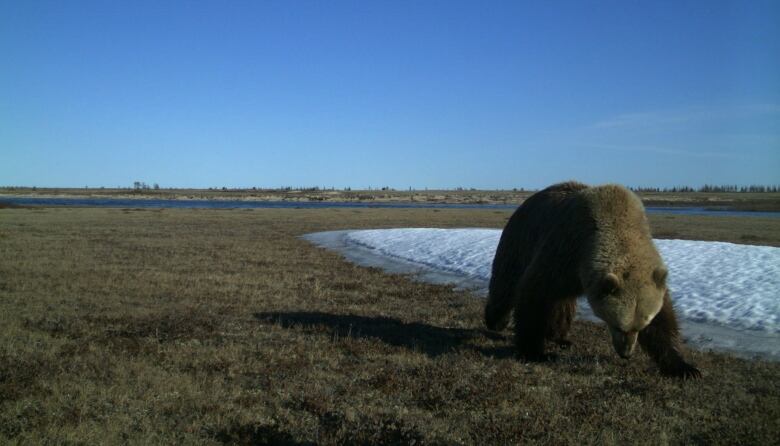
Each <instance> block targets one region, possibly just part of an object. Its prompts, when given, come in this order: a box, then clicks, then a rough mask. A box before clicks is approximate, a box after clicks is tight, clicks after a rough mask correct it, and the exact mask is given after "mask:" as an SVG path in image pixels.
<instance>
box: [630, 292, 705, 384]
mask: <svg viewBox="0 0 780 446" xmlns="http://www.w3.org/2000/svg"><path fill="white" fill-rule="evenodd" d="M639 345H641V346H642V349H643V350H644V351H646V352H647V354H648V355H650V357H651V358H653V361H655V363H656V364H658V368H659V369H661V373H663V374H664V375H667V376H674V377H678V378H683V379H689V378H701V372H700V371H699V369H697V368H696V366H694V365H692V364H690V363H688V362H686V361H685V359H683V356H682V353H681V351H680V350H681V347H680V330H679V328H678V326H677V318H676V317H675V315H674V308H673V307H672V299H671V298H670V297H669V292H668V291H667V292H666V294H665V295H664V303H663V306H662V307H661V311H660V312H658V314H657V315H656V316H655V318H653V321H652V322H650V325H648V326H647V327H645V328H644V329H643V330H642V331H640V332H639Z"/></svg>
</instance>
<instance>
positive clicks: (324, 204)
mask: <svg viewBox="0 0 780 446" xmlns="http://www.w3.org/2000/svg"><path fill="white" fill-rule="evenodd" d="M0 202H4V203H11V204H16V205H20V206H64V207H109V208H151V209H160V208H162V209H179V208H183V209H328V208H358V209H361V208H378V209H501V210H511V209H515V208H517V205H516V204H467V203H464V204H455V203H424V202H419V203H415V202H366V201H360V202H352V201H241V200H162V199H133V198H62V197H4V196H0ZM646 209H647V212H648V213H650V214H678V215H714V216H724V217H774V218H780V212H765V211H761V212H758V211H756V212H753V211H735V210H729V209H723V210H721V209H707V208H703V207H647V208H646Z"/></svg>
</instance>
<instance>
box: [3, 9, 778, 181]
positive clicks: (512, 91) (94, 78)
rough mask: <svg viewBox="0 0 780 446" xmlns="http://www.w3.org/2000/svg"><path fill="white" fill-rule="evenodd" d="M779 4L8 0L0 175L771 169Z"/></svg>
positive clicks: (69, 177) (769, 177)
mask: <svg viewBox="0 0 780 446" xmlns="http://www.w3.org/2000/svg"><path fill="white" fill-rule="evenodd" d="M777 23H780V3H778V2H773V1H766V2H763V1H756V2H749V3H748V2H737V1H714V2H689V1H685V2H652V3H649V4H640V3H627V2H617V1H606V2H575V1H564V2H556V3H555V4H549V3H546V2H539V3H534V4H517V3H515V2H489V3H483V2H461V1H447V2H443V1H426V2H410V1H398V2H378V1H377V2H341V1H339V2H328V3H320V2H312V1H301V2H295V3H294V5H293V4H292V3H289V2H273V1H269V2H243V1H235V2H208V1H205V2H197V3H192V2H177V1H172V2H152V1H139V2H133V3H127V4H121V3H112V2H92V1H82V2H47V1H25V2H2V3H0V51H1V52H2V54H3V60H4V63H3V69H2V70H0V186H26V187H33V186H35V187H74V188H81V187H84V186H89V187H93V188H99V187H101V186H103V187H108V188H113V187H117V186H119V187H132V184H133V182H135V181H143V182H146V183H147V184H150V185H152V184H154V183H158V184H159V185H160V187H161V188H168V187H174V188H202V189H208V188H209V187H217V188H221V187H227V188H252V187H257V188H279V187H286V186H290V187H314V186H319V187H327V188H330V187H335V188H336V189H343V188H345V187H350V188H352V189H355V190H358V189H367V188H368V187H372V188H381V187H384V186H387V187H391V188H394V189H397V190H405V189H408V188H410V187H411V188H413V189H416V190H423V189H426V188H427V189H454V188H458V187H463V188H466V189H469V188H476V189H482V190H490V189H513V188H518V189H519V188H525V189H538V188H542V187H545V186H546V185H549V184H552V183H555V182H559V181H563V180H568V179H577V180H579V181H583V182H586V183H592V184H600V183H608V182H616V183H621V184H626V185H628V186H635V187H661V188H663V187H673V186H692V187H699V186H701V185H704V184H712V185H718V186H720V185H730V184H736V185H740V186H742V185H745V186H747V185H752V184H760V185H776V184H780V57H778V54H780V28H779V27H778V26H777Z"/></svg>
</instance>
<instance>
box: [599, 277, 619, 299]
mask: <svg viewBox="0 0 780 446" xmlns="http://www.w3.org/2000/svg"><path fill="white" fill-rule="evenodd" d="M619 286H620V281H619V280H618V276H616V275H614V274H612V273H607V275H606V276H604V278H603V279H601V295H602V296H606V295H607V294H612V293H614V292H615V290H617V289H618V287H619Z"/></svg>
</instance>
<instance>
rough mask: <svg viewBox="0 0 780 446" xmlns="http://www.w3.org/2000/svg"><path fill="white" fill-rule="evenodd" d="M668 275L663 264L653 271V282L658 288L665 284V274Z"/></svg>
mask: <svg viewBox="0 0 780 446" xmlns="http://www.w3.org/2000/svg"><path fill="white" fill-rule="evenodd" d="M668 275H669V271H668V270H667V269H666V268H664V267H663V266H660V267H658V268H656V269H655V270H654V271H653V282H655V284H656V286H658V288H661V287H663V286H664V285H666V276H668Z"/></svg>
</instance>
